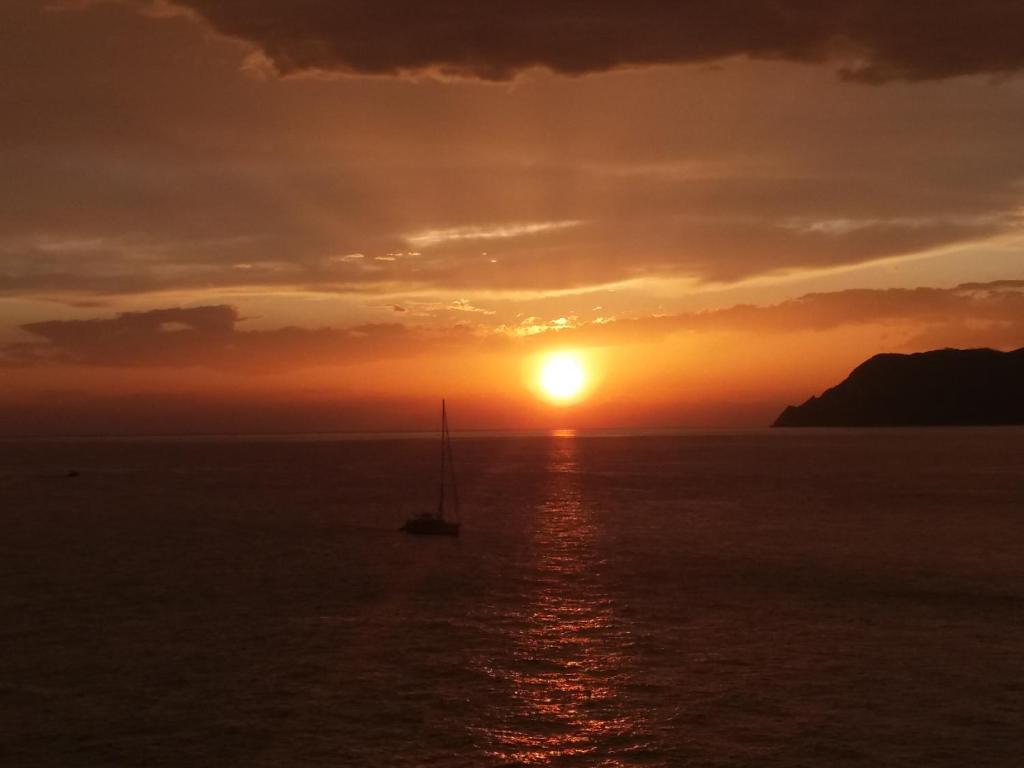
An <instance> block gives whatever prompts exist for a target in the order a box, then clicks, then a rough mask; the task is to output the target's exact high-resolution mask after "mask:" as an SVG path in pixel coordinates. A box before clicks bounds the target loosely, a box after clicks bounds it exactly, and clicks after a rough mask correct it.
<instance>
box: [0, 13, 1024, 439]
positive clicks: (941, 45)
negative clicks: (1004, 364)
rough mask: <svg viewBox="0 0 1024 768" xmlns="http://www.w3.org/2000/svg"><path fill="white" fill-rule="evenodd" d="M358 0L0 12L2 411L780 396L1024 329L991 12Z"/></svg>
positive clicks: (220, 411) (1023, 182) (1009, 129)
mask: <svg viewBox="0 0 1024 768" xmlns="http://www.w3.org/2000/svg"><path fill="white" fill-rule="evenodd" d="M356 5H358V4H352V3H344V2H342V3H336V4H326V5H324V4H308V3H287V2H284V0H279V1H278V0H258V1H257V2H255V3H254V4H250V5H248V6H245V9H243V10H239V9H242V8H243V6H240V5H239V4H237V3H230V2H225V1H221V0H194V1H193V0H189V2H184V0H183V1H182V2H180V3H173V2H167V1H161V2H141V1H140V2H134V1H132V0H125V1H124V2H117V1H111V2H99V1H92V0H81V1H80V0H68V1H67V2H56V1H54V2H49V3H46V2H35V1H34V0H32V1H30V0H13V1H12V2H7V3H4V4H3V7H2V8H0V110H2V114H3V115H4V120H3V121H0V166H2V167H0V171H2V172H0V377H2V382H3V386H2V389H0V417H2V418H0V432H3V433H7V434H22V433H54V432H106V431H112V432H133V431H134V432H154V431H156V432H164V431H257V432H260V431H309V430H320V429H323V430H349V429H352V430H366V429H370V430H373V429H416V428H430V427H432V425H433V421H434V420H435V416H436V415H435V412H434V411H435V408H434V403H435V402H436V401H437V400H438V399H440V397H441V396H445V397H447V398H448V399H449V400H450V401H452V410H453V413H452V424H453V427H454V428H456V429H459V428H463V429H466V428H488V427H493V428H547V427H556V426H557V427H562V426H565V427H602V426H605V427H625V426H699V427H709V426H711V427H714V426H723V427H732V426H750V425H763V424H765V423H768V422H770V421H771V420H772V419H773V418H774V416H775V415H776V413H777V412H778V411H779V410H780V409H781V408H782V406H784V405H786V404H788V403H793V402H800V401H802V400H804V399H806V397H807V396H809V395H810V394H812V393H814V392H817V391H820V390H821V389H822V388H824V387H827V386H830V385H831V384H834V383H836V382H837V381H838V380H839V379H841V378H842V377H843V376H844V375H845V374H846V373H847V372H848V371H849V370H850V369H851V368H852V367H853V366H854V365H856V364H857V363H858V362H860V361H861V360H863V359H864V358H865V357H868V356H870V355H871V354H874V353H876V352H880V351H914V350H922V349H929V348H934V347H941V346H994V347H997V348H1003V349H1008V348H1015V347H1018V346H1021V345H1024V259H1022V253H1024V250H1022V247H1024V232H1022V230H1021V215H1020V212H1021V203H1022V199H1024V138H1022V137H1024V98H1022V97H1024V82H1022V81H1021V79H1020V77H1019V75H1017V74H1016V71H1017V70H1018V69H1019V68H1020V66H1021V65H1022V64H1024V61H1021V60H1020V50H1019V45H1018V44H1017V43H1016V42H1015V38H1014V40H1010V39H1009V38H1006V39H1004V38H1005V35H1003V34H1002V33H1001V32H1000V30H1002V29H1004V28H1009V27H1010V26H1012V25H1010V24H1007V19H1006V13H1007V12H1009V11H1008V10H1007V9H1006V8H1005V7H1001V10H1000V8H996V7H995V5H993V4H992V3H989V2H980V3H977V4H972V6H971V7H970V8H967V7H964V6H957V7H956V8H954V7H952V6H951V7H950V8H949V9H945V8H943V6H942V4H939V5H937V6H934V12H933V13H932V14H930V15H929V17H928V19H927V21H928V23H927V24H925V25H923V26H922V24H920V23H918V22H920V21H921V19H918V18H914V17H913V16H912V15H910V16H907V15H906V13H909V12H908V11H903V12H904V16H903V17H901V16H899V15H898V13H897V12H896V11H893V10H892V9H891V8H889V6H888V5H887V4H882V3H873V2H868V3H856V4H855V3H852V2H851V3H843V2H839V0H829V2H823V3H820V4H818V5H815V6H814V7H813V8H812V7H811V6H809V5H807V4H806V3H803V4H802V3H800V2H797V0H791V2H789V3H785V2H784V3H781V4H780V3H767V2H766V3H760V2H753V3H750V4H748V5H747V6H745V9H744V14H743V15H741V16H742V18H743V19H745V20H744V21H742V22H739V21H736V20H737V19H739V18H741V16H735V14H736V12H737V11H736V9H732V10H730V6H729V4H728V3H726V4H718V5H715V6H714V10H708V9H709V8H711V6H708V7H707V8H704V11H703V15H700V14H698V15H697V16H692V15H691V14H692V13H693V10H692V8H690V6H687V5H686V4H665V3H661V4H658V3H654V4H652V5H650V8H647V11H646V12H645V13H641V12H640V11H641V10H643V9H641V8H640V7H639V6H636V7H634V6H632V5H630V4H622V3H611V2H604V0H601V1H600V2H595V3H593V4H592V6H590V7H589V8H590V10H589V13H591V14H592V16H591V17H590V18H588V19H587V22H588V23H587V24H581V23H580V19H579V18H578V17H577V16H576V15H574V14H575V13H577V12H576V11H574V10H573V9H574V8H575V7H576V6H574V5H573V4H571V3H560V2H554V3H551V4H548V5H546V6H544V8H543V9H541V7H540V6H537V5H532V4H517V3H512V4H510V5H509V6H508V7H506V8H504V9H503V11H502V14H500V15H498V14H497V12H496V11H494V10H493V9H492V10H491V11H490V12H485V11H482V10H481V8H483V7H484V6H482V5H481V4H472V3H465V2H447V3H440V4H434V5H432V6H431V8H432V9H433V11H432V13H424V12H421V11H418V10H417V8H420V9H422V8H423V7H424V6H421V5H408V4H403V3H401V2H382V3H379V4H375V5H374V9H373V10H372V11H366V12H365V13H362V14H361V15H359V17H358V20H357V19H356V17H354V16H352V15H351V14H352V13H353V11H352V8H354V7H355V6H356ZM640 5H643V3H641V4H640ZM697 5H699V4H697ZM787 5H791V6H792V8H790V9H789V11H790V12H788V15H784V17H779V16H777V12H778V9H779V8H780V7H782V6H787ZM694 7H696V5H695V6H694ZM645 8H646V6H645ZM994 8H995V10H993V9H994ZM631 9H632V10H631ZM851 9H854V10H851ZM958 9H959V10H958ZM364 10H365V8H364ZM1010 10H1011V11H1012V12H1013V13H1017V12H1018V11H1016V10H1013V9H1010ZM442 11H444V13H442ZM996 11H999V14H1002V15H999V14H996ZM389 14H390V15H389ZM396 14H397V16H396ZM709 14H710V15H709ZM730 14H733V16H730ZM893 14H897V15H893ZM957 14H964V15H966V16H965V17H964V18H961V17H959V16H957ZM993 14H995V15H993ZM396 17H398V18H404V19H406V22H405V23H404V24H403V25H402V26H401V27H398V26H395V25H394V23H393V19H394V18H396ZM719 17H721V18H719ZM968 17H969V18H968ZM389 19H390V20H392V21H389ZM723 19H724V20H726V21H729V22H733V21H736V24H732V25H731V26H730V25H729V24H721V23H719V22H722V20H723ZM794 20H795V21H794ZM357 21H358V23H357ZM1021 21H1024V19H1021ZM997 22H998V23H997ZM605 25H606V28H605ZM701 25H704V26H703V27H702V26H701ZM744 25H747V28H744ZM684 29H685V30H692V31H693V34H690V33H689V32H688V33H686V34H682V33H681V32H680V30H684ZM588 30H589V31H588ZM602 30H603V31H602ZM949 30H956V31H957V34H956V35H955V36H952V37H951V36H950V35H949V34H946V32H948V31H949ZM599 32H600V34H598V33H599ZM911 32H913V33H914V34H911ZM616 36H619V37H618V38H617V37H616ZM972 36H973V37H972ZM368 40H372V41H374V42H373V44H372V45H368V44H367V41H368ZM950 40H952V41H953V42H952V43H950ZM609 41H612V42H611V43H609ZM606 46H607V47H606ZM949 46H953V47H949ZM554 349H569V350H577V351H579V354H580V355H581V356H582V357H583V359H584V360H585V361H586V367H587V369H588V371H589V376H590V380H589V383H588V387H587V391H586V397H584V398H582V399H581V400H579V402H576V403H574V404H572V405H571V406H568V407H557V406H553V405H551V404H550V403H548V402H545V401H544V399H543V398H541V397H538V393H537V391H536V379H537V365H538V361H539V360H540V359H541V358H542V356H543V355H544V354H545V353H546V352H548V351H550V350H554Z"/></svg>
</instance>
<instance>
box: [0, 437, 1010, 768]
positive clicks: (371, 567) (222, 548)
mask: <svg viewBox="0 0 1024 768" xmlns="http://www.w3.org/2000/svg"><path fill="white" fill-rule="evenodd" d="M438 452H439V448H438V444H437V442H436V440H435V439H432V438H430V439H427V438H417V437H388V436H379V437H377V438H374V439H353V438H345V437H341V436H318V437H285V438H272V437H267V438H191V439H189V438H159V439H157V438H151V439H77V440H73V439H67V440H54V439H49V440H20V441H18V440H5V441H0V616H2V617H3V619H2V623H0V765H3V766H11V768H32V767H34V766H47V767H49V766H54V767H56V766H60V767H61V768H68V767H76V766H89V767H90V768H92V767H96V766H98V767H106V766H112V767H117V768H120V767H122V766H140V767H141V766H145V767H146V768H153V767H160V766H176V767H177V766H182V767H185V768H193V767H205V766H217V767H223V766H247V767H250V766H266V767H267V768H270V767H273V768H287V767H290V766H438V767H444V768H449V767H452V768H454V767H456V766H517V765H541V766H549V765H550V766H759V767H760V766H768V767H771V766H787V767H789V766H809V767H810V766H813V767H814V768H827V767H829V766H872V767H875V766H908V767H910V766H913V767H914V768H917V767H919V766H955V767H956V768H964V767H965V766H969V767H972V768H973V767H976V766H1014V767H1017V766H1020V765H1022V764H1024V763H1022V761H1024V429H1018V428H1005V429H963V428H960V429H908V430H902V429H897V430H827V429H825V430H792V431H790V430H781V431H780V430H775V431H772V430H753V431H746V432H718V433H716V432H692V433H687V432H680V433H652V434H644V435H629V434H573V433H571V432H567V433H560V434H556V435H503V436H502V435H472V434H467V435H462V436H458V435H456V439H455V441H454V455H455V460H456V470H457V473H458V477H459V491H460V496H461V499H462V508H463V509H462V529H463V530H462V536H461V537H459V538H458V539H452V538H446V537H438V538H432V537H413V536H409V535H405V534H402V533H400V532H399V531H398V528H399V526H400V525H401V524H402V522H403V521H404V520H405V519H406V518H407V517H409V516H411V515H413V514H416V513H418V512H421V511H425V510H429V509H433V507H434V505H435V504H436V493H437V471H438V470H437V462H438V458H439V456H438ZM71 470H74V471H76V472H77V473H78V475H77V476H75V477H69V476H67V474H68V473H69V471H71Z"/></svg>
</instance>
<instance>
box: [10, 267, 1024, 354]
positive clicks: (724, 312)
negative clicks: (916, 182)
mask: <svg viewBox="0 0 1024 768" xmlns="http://www.w3.org/2000/svg"><path fill="white" fill-rule="evenodd" d="M242 321H244V318H242V317H240V316H239V314H238V311H237V310H236V309H234V308H233V307H230V306H225V305H218V306H205V307H192V308H170V309H155V310H151V311H148V312H126V313H122V314H119V315H117V316H115V317H112V318H97V319H90V320H50V321H43V322H36V323H28V324H25V325H23V326H22V329H23V330H24V331H26V332H27V333H29V334H30V335H31V336H33V337H35V339H34V340H32V341H22V342H17V343H14V344H9V345H7V346H6V347H3V348H0V362H2V363H4V364H6V365H8V366H21V367H24V366H35V365H43V364H52V363H57V364H63V365H68V364H71V365H89V366H107V367H140V366H141V367H206V368H212V369H217V370H223V371H229V372H230V371H234V372H243V373H248V372H253V371H261V370H263V371H274V372H281V371H284V370H294V369H299V368H308V367H319V366H339V365H351V364H356V363H362V362H367V361H372V360H382V359H391V358H407V357H414V356H418V355H422V354H426V353H428V352H431V351H435V352H436V351H438V350H441V349H448V350H449V351H451V350H453V349H462V350H463V351H466V350H468V351H471V352H472V351H476V352H480V351H482V350H484V349H485V348H487V347H490V348H491V349H493V348H494V346H495V344H499V345H501V344H506V343H508V342H509V338H508V337H509V336H510V335H512V336H514V333H510V331H512V330H513V329H509V328H507V327H501V328H493V327H491V328H488V327H487V326H483V325H478V326H475V327H469V326H467V325H465V324H458V325H455V326H452V327H449V328H447V329H444V330H429V329H424V328H418V327H415V326H407V325H403V324H398V323H379V324H372V325H361V326H353V327H350V328H295V327H288V328H279V329H272V330H246V329H244V328H239V327H238V325H239V323H240V322H242ZM872 324H874V325H889V326H893V327H897V328H901V329H903V331H904V335H903V337H902V341H900V343H899V346H900V347H901V348H905V349H915V350H921V349H928V348H932V347H939V346H953V345H959V346H997V347H1003V348H1014V347H1018V346H1024V280H1021V281H1011V280H1008V281H999V282H993V283H986V284H965V285H961V286H957V287H956V288H917V289H886V290H867V289H861V290H845V291H836V292H832V293H816V294H808V295H806V296H802V297H800V298H796V299H791V300H788V301H783V302H780V303H778V304H773V305H766V306H735V307H730V308H726V309H718V310H711V311H705V312H688V313H680V314H674V315H666V316H660V317H645V318H633V319H622V320H612V321H602V322H594V323H582V324H579V325H571V324H559V325H556V326H552V327H549V328H546V329H544V330H542V331H541V332H540V333H536V334H533V335H531V336H529V337H526V338H525V339H522V340H521V341H522V343H523V344H524V345H526V346H527V347H529V348H538V347H543V346H546V345H551V344H563V345H564V344H566V343H568V344H573V345H581V346H584V345H593V346H616V345H628V344H634V343H646V342H651V341H658V340H660V339H663V338H665V337H666V336H669V335H671V334H677V333H722V332H727V333H736V334H745V335H748V336H749V335H760V334H786V333H801V332H805V331H819V332H826V331H830V330H834V329H836V328H840V327H843V326H857V325H872Z"/></svg>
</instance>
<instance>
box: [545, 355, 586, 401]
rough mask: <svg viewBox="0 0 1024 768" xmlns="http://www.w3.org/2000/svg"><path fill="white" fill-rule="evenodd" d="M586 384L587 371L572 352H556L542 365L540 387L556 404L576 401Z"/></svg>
mask: <svg viewBox="0 0 1024 768" xmlns="http://www.w3.org/2000/svg"><path fill="white" fill-rule="evenodd" d="M586 383H587V372H586V369H585V368H584V367H583V363H582V362H581V361H580V358H579V356H578V355H576V354H574V353H572V352H555V353H553V354H551V355H549V356H548V357H547V358H545V360H544V362H543V363H542V364H541V368H540V387H541V389H542V390H543V392H544V394H545V395H546V396H547V397H548V398H549V399H551V400H553V401H555V402H556V403H568V402H570V401H572V400H575V399H576V398H578V397H579V396H580V394H581V393H582V392H583V389H584V387H585V386H586Z"/></svg>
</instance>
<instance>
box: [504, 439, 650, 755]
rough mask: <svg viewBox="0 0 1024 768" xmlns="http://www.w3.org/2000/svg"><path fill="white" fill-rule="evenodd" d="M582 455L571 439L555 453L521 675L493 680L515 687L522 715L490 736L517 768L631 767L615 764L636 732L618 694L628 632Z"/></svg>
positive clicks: (519, 624) (518, 655)
mask: <svg viewBox="0 0 1024 768" xmlns="http://www.w3.org/2000/svg"><path fill="white" fill-rule="evenodd" d="M578 450H579V446H578V442H577V441H576V440H572V439H568V440H565V439H561V440H552V441H550V443H549V451H550V453H549V462H548V468H547V469H548V477H549V485H548V489H547V493H546V497H545V500H544V501H543V503H542V504H540V505H539V506H538V507H537V509H536V510H535V515H534V529H533V537H532V541H531V544H532V547H533V550H534V560H535V562H534V565H533V570H532V575H531V584H530V590H531V594H530V599H529V601H528V607H526V608H525V609H524V610H523V612H522V615H521V616H519V617H516V618H518V621H515V622H514V623H513V624H512V626H513V627H514V629H513V630H512V631H511V633H510V642H511V644H512V646H513V649H512V653H511V657H512V664H510V665H509V666H511V667H512V668H511V669H504V670H492V672H494V673H495V676H496V677H500V678H501V679H503V680H504V681H506V683H507V684H508V685H509V686H510V687H511V700H512V709H513V711H512V712H510V713H508V714H509V716H508V717H506V718H504V719H503V721H502V722H500V723H492V724H489V725H488V726H487V727H486V728H485V733H484V736H485V737H486V741H487V750H488V752H489V753H490V755H491V756H492V757H495V758H498V759H500V760H502V761H505V762H508V763H511V764H520V765H522V764H525V765H547V764H554V763H558V764H561V763H563V762H565V761H566V760H568V761H570V762H573V760H572V758H574V757H575V758H579V759H581V760H585V761H586V762H587V764H598V763H592V762H591V761H598V762H599V764H601V765H606V766H614V765H623V764H624V763H621V762H619V761H618V760H615V759H614V757H613V755H614V753H615V752H616V751H620V750H621V749H624V748H628V746H629V744H630V743H631V738H630V737H631V734H633V733H634V732H635V730H636V724H635V723H634V722H633V721H632V720H631V719H630V717H629V716H627V714H626V713H627V712H628V711H629V710H628V709H627V708H626V707H625V706H623V705H622V703H621V702H620V701H619V693H618V689H619V687H620V685H621V683H622V681H623V678H624V675H625V671H624V661H625V654H626V653H627V651H628V648H629V644H630V637H629V632H628V631H627V630H626V629H624V627H623V625H622V623H621V622H620V621H618V620H617V618H616V615H615V611H614V606H613V601H612V598H611V596H610V595H609V594H608V591H607V589H606V588H605V586H604V585H603V583H602V574H601V569H602V565H603V564H604V561H603V559H602V557H601V555H600V553H601V551H602V550H601V547H600V545H599V538H600V536H601V533H602V531H601V529H600V526H599V523H598V521H597V519H596V516H595V515H594V513H593V510H592V509H590V508H588V506H587V504H586V502H585V498H584V494H583V487H582V483H583V477H582V475H581V473H580V471H579V466H578V457H577V454H578ZM616 747H618V748H619V749H616Z"/></svg>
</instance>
